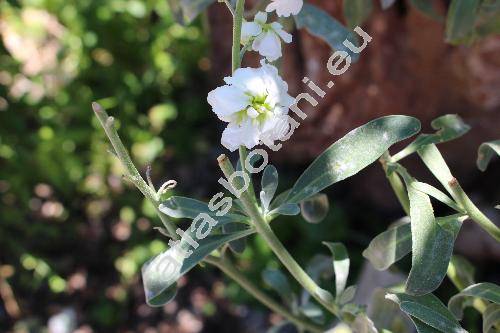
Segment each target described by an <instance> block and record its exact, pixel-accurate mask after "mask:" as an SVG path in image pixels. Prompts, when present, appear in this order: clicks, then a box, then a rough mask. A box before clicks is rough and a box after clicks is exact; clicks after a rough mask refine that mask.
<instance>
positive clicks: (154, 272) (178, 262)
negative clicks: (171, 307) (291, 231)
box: [142, 230, 254, 306]
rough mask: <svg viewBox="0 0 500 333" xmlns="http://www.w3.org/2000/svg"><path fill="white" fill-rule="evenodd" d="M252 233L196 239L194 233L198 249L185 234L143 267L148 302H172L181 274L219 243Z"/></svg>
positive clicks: (220, 244) (214, 248)
mask: <svg viewBox="0 0 500 333" xmlns="http://www.w3.org/2000/svg"><path fill="white" fill-rule="evenodd" d="M253 232H254V231H253V230H245V231H240V232H235V233H232V234H223V235H209V236H207V237H205V238H204V239H197V238H196V237H194V235H192V234H191V235H190V236H191V237H192V239H194V240H196V242H197V243H198V246H197V247H196V248H194V247H193V246H192V245H191V244H190V241H188V240H187V237H186V236H185V237H183V238H182V240H181V241H180V242H179V244H178V245H177V246H174V247H171V248H170V249H168V250H167V251H165V252H163V253H161V254H159V255H157V256H155V257H154V258H152V259H151V260H149V261H148V262H146V263H145V264H144V266H143V267H142V279H143V283H144V291H145V293H146V301H147V303H148V304H149V305H151V306H162V305H164V304H166V303H168V302H170V301H171V300H172V298H173V297H174V296H175V289H176V287H175V285H176V282H177V280H178V279H179V278H180V277H181V276H183V275H184V274H186V273H187V272H189V271H190V270H191V269H192V268H193V267H194V266H196V265H197V264H198V263H199V262H200V261H201V260H203V259H204V258H205V257H206V256H207V255H209V254H210V253H211V252H212V251H214V250H216V249H217V248H219V247H220V246H222V245H224V244H226V243H227V242H230V241H233V240H236V239H239V238H242V237H246V236H248V235H250V234H252V233H253ZM186 234H188V232H186ZM190 251H192V253H190Z"/></svg>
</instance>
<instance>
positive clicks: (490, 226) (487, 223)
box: [448, 178, 500, 242]
mask: <svg viewBox="0 0 500 333" xmlns="http://www.w3.org/2000/svg"><path fill="white" fill-rule="evenodd" d="M448 185H449V189H450V192H451V195H452V196H453V198H454V199H455V200H456V201H457V203H458V204H459V205H461V206H462V207H463V208H464V209H465V212H466V213H467V215H469V217H470V218H471V219H472V220H473V221H474V222H476V223H477V224H479V226H480V227H481V228H483V229H484V230H485V231H486V232H487V233H489V234H490V235H491V236H492V237H493V238H495V239H496V240H497V242H500V228H498V227H497V226H496V225H495V224H494V223H493V222H492V221H491V220H490V219H489V218H488V217H486V215H484V214H483V212H481V211H480V210H479V208H477V206H476V205H475V204H474V203H473V202H472V200H471V199H470V198H469V197H468V196H467V194H466V193H465V192H464V190H463V189H462V187H461V186H460V184H459V183H458V181H457V180H456V179H455V178H453V179H452V180H451V181H450V182H449V183H448Z"/></svg>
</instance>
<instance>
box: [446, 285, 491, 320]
mask: <svg viewBox="0 0 500 333" xmlns="http://www.w3.org/2000/svg"><path fill="white" fill-rule="evenodd" d="M470 297H477V298H481V299H484V300H487V301H490V302H493V303H496V304H500V287H499V286H497V285H496V284H494V283H489V282H483V283H477V284H473V285H472V286H469V287H467V288H465V289H464V290H462V291H461V292H460V293H458V294H456V295H455V296H453V297H452V298H450V300H449V302H448V308H449V309H450V311H451V312H452V313H453V314H454V315H455V317H456V318H457V319H459V320H460V319H462V316H463V309H464V308H465V307H466V306H467V305H468V303H467V301H468V299H469V298H470Z"/></svg>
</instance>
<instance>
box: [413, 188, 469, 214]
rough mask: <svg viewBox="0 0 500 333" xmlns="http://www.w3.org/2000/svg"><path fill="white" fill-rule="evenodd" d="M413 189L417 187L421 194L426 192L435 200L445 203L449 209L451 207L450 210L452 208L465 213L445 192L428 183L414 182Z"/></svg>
mask: <svg viewBox="0 0 500 333" xmlns="http://www.w3.org/2000/svg"><path fill="white" fill-rule="evenodd" d="M413 187H415V188H416V189H417V190H419V191H421V192H424V193H425V194H427V195H429V196H431V197H433V198H434V199H436V200H438V201H440V202H442V203H444V204H445V205H447V206H448V207H450V208H452V209H454V210H456V211H458V212H461V211H463V209H462V208H460V207H459V206H458V205H457V204H456V203H455V201H453V199H451V198H450V197H449V196H448V195H446V193H444V192H443V191H441V190H439V189H437V188H435V187H434V186H432V185H429V184H427V183H421V182H414V183H413Z"/></svg>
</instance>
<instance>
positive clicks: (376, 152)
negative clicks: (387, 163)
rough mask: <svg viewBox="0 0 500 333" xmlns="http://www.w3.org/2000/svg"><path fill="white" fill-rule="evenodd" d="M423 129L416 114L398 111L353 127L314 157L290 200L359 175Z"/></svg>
mask: <svg viewBox="0 0 500 333" xmlns="http://www.w3.org/2000/svg"><path fill="white" fill-rule="evenodd" d="M419 130H420V122H419V121H418V120H417V119H416V118H413V117H408V116H398V115H396V116H387V117H382V118H378V119H375V120H372V121H370V122H369V123H367V124H365V125H363V126H360V127H358V128H356V129H354V130H352V131H351V132H349V133H348V134H347V135H345V136H344V137H343V138H341V139H340V140H338V141H337V142H335V143H334V144H332V145H331V146H330V147H328V148H327V149H326V150H325V151H324V152H323V153H322V154H321V155H320V156H319V157H318V158H316V160H314V162H313V163H312V164H311V165H310V166H309V167H308V168H307V169H306V171H304V173H303V174H302V175H301V176H300V178H299V179H298V180H297V182H296V183H295V185H294V186H293V188H292V190H291V191H290V194H289V196H288V199H287V201H288V202H294V203H298V202H300V201H302V200H304V199H307V198H309V197H311V196H313V195H314V194H316V193H318V192H320V191H321V190H323V189H325V188H327V187H328V186H330V185H332V184H335V183H336V182H339V181H341V180H344V179H346V178H348V177H351V176H353V175H355V174H356V173H358V172H359V171H361V170H363V169H364V168H365V167H367V166H368V165H370V164H372V163H373V162H375V161H376V160H377V159H378V158H379V157H380V156H382V154H383V153H384V152H385V151H386V150H387V149H388V148H389V147H390V146H392V145H393V144H395V143H396V142H399V141H401V140H404V139H406V138H408V137H410V136H412V135H414V134H416V133H417V132H418V131H419Z"/></svg>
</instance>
